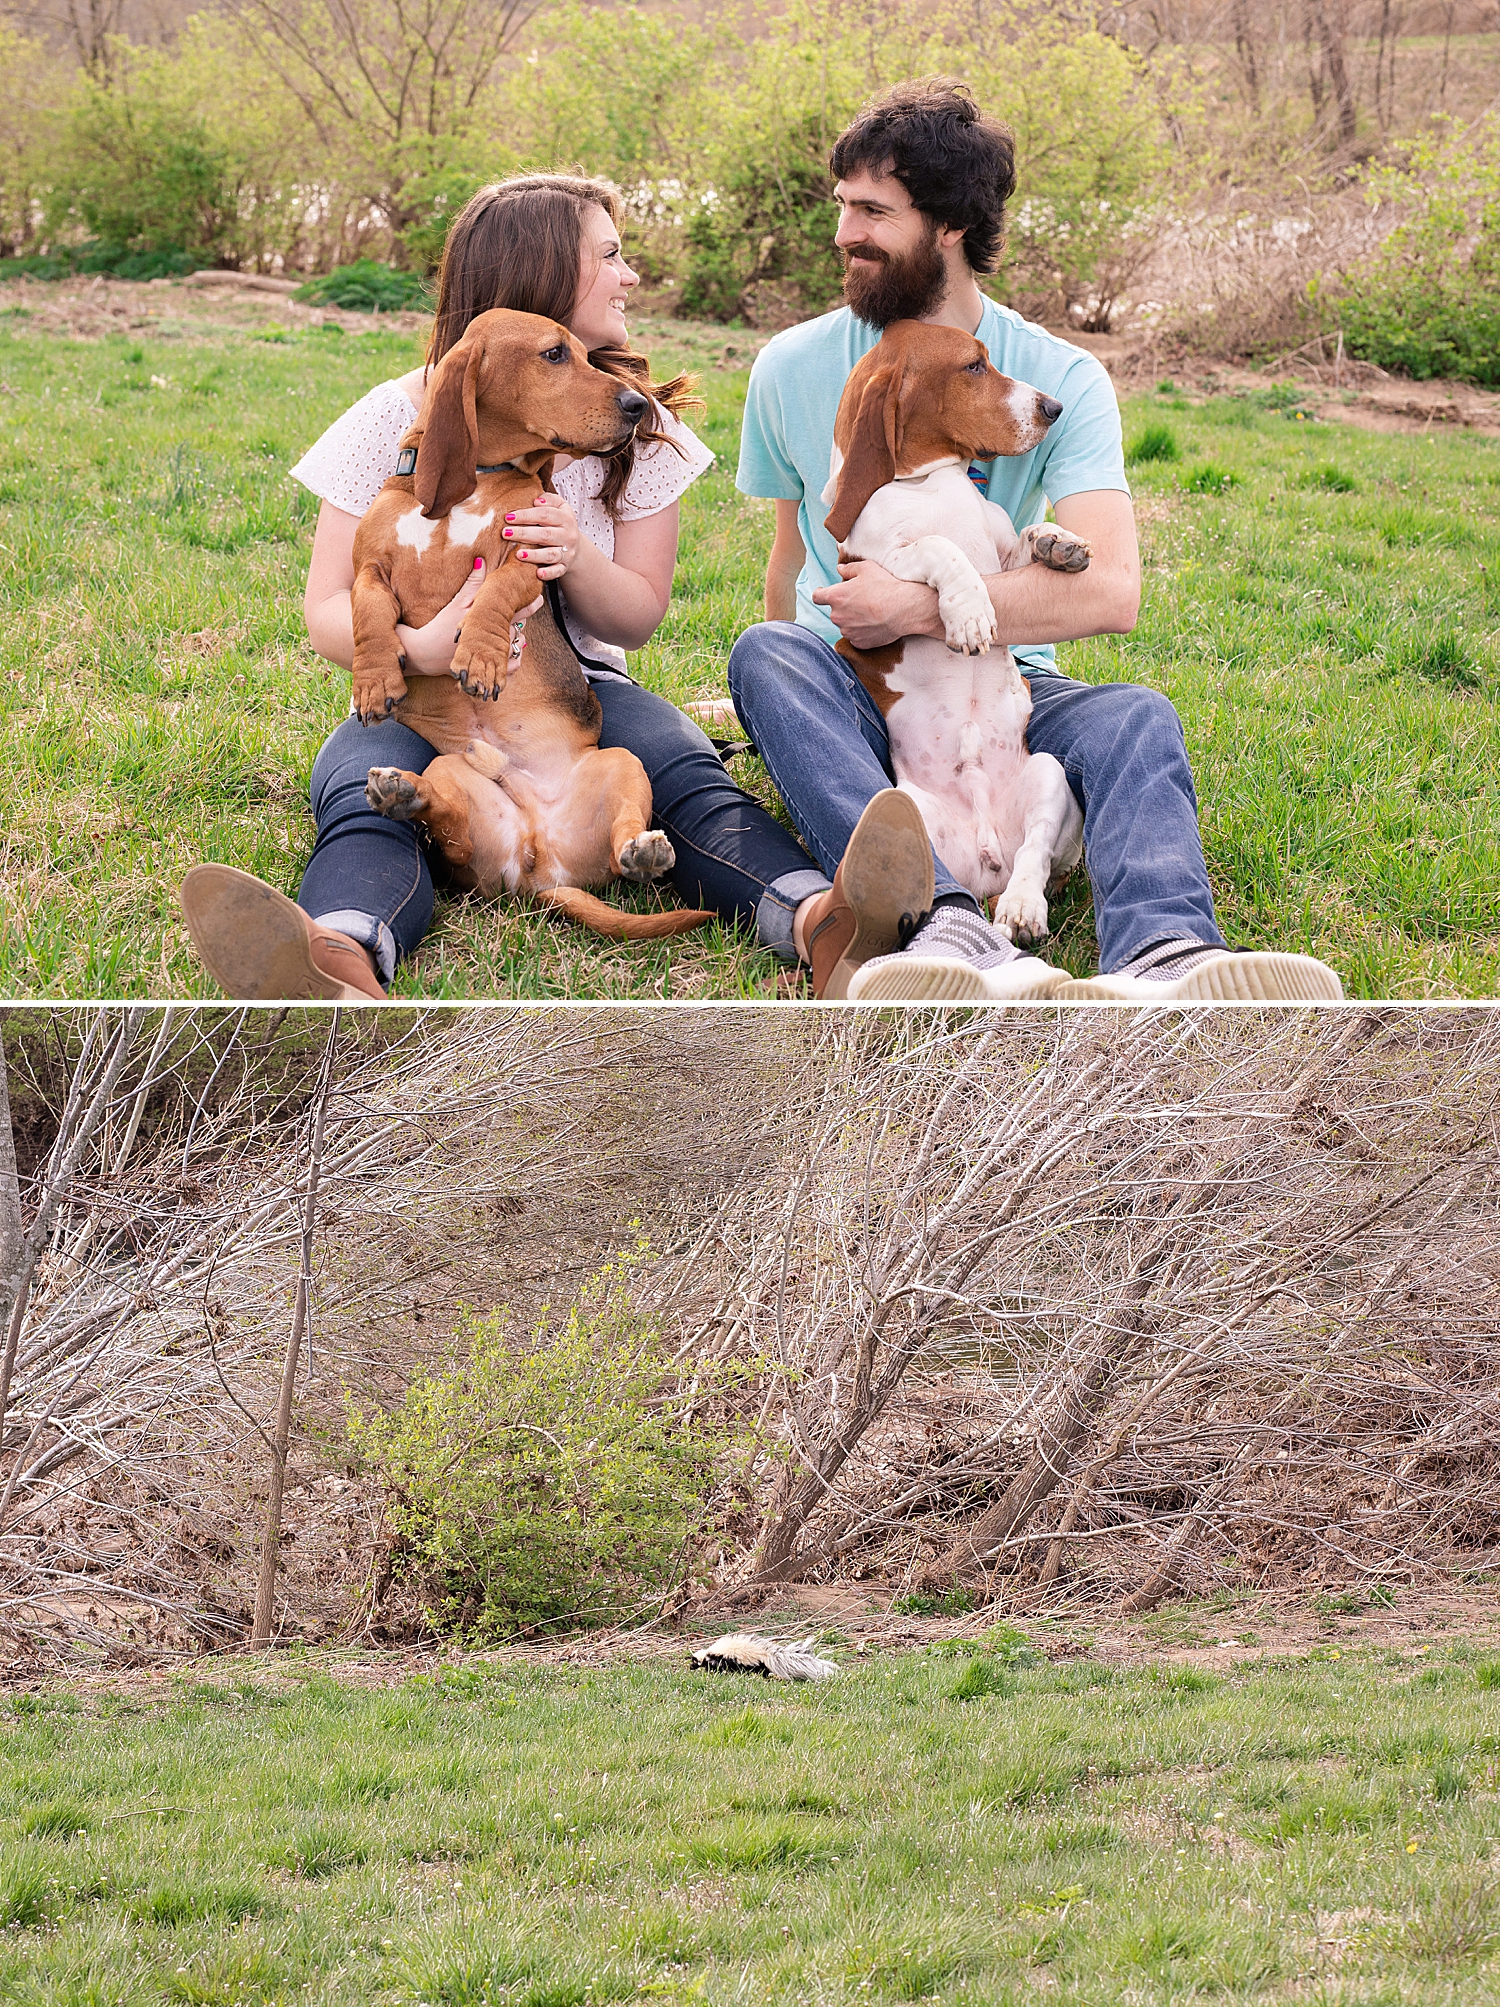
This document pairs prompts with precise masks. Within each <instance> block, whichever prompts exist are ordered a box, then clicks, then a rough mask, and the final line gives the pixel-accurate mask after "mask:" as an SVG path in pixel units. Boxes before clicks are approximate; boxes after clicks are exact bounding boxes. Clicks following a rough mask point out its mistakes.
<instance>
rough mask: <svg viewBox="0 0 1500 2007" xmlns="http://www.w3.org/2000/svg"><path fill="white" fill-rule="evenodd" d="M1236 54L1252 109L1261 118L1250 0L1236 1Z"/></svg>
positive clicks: (1258, 70) (1258, 74)
mask: <svg viewBox="0 0 1500 2007" xmlns="http://www.w3.org/2000/svg"><path fill="white" fill-rule="evenodd" d="M1234 52H1235V54H1236V55H1237V56H1238V57H1239V59H1240V68H1241V69H1242V70H1243V71H1244V73H1245V88H1246V90H1247V91H1248V92H1249V93H1250V109H1251V111H1252V112H1253V113H1254V115H1255V116H1256V118H1259V117H1260V69H1259V66H1258V64H1257V63H1256V60H1255V38H1254V35H1253V34H1252V32H1251V28H1250V6H1249V0H1234Z"/></svg>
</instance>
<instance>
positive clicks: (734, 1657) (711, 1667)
mask: <svg viewBox="0 0 1500 2007" xmlns="http://www.w3.org/2000/svg"><path fill="white" fill-rule="evenodd" d="M693 1664H694V1666H695V1667H696V1668H697V1670H698V1671H699V1672H749V1673H759V1674H760V1676H761V1678H762V1679H833V1678H835V1677H836V1676H837V1673H838V1667H837V1666H836V1665H835V1664H834V1663H833V1661H832V1659H820V1658H817V1657H816V1656H815V1655H814V1653H813V1649H812V1639H811V1638H804V1639H803V1641H802V1643H801V1644H800V1645H779V1644H777V1643H776V1641H775V1639H774V1638H752V1637H750V1636H749V1635H748V1634H747V1633H745V1632H743V1631H731V1632H730V1633H729V1635H728V1636H727V1637H723V1638H715V1639H714V1641H713V1643H712V1644H711V1645H704V1646H703V1648H702V1650H701V1651H696V1652H694V1653H693Z"/></svg>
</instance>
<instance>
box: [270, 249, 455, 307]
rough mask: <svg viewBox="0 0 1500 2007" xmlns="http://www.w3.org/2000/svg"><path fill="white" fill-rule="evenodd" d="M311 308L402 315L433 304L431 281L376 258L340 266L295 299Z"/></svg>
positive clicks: (313, 283) (305, 289) (309, 286)
mask: <svg viewBox="0 0 1500 2007" xmlns="http://www.w3.org/2000/svg"><path fill="white" fill-rule="evenodd" d="M292 297H293V298H294V299H298V300H303V301H306V302H307V304H308V305H310V306H319V307H343V308H344V309H345V311H346V312H348V313H361V314H399V313H402V312H404V311H405V310H406V309H407V308H408V307H411V308H415V309H421V308H422V307H425V306H428V305H430V304H431V296H430V294H429V292H428V289H427V281H426V280H425V279H424V278H423V277H422V276H421V274H420V273H418V272H398V271H397V270H396V267H395V266H394V265H382V264H380V263H379V262H378V261H377V260H376V259H374V258H360V259H357V260H356V261H355V263H354V264H352V265H338V266H336V267H335V268H334V270H333V271H331V272H325V273H324V274H323V276H322V277H321V278H320V279H310V280H309V281H308V283H307V284H306V285H305V286H301V287H299V288H298V290H297V291H296V293H294V294H293V296H292Z"/></svg>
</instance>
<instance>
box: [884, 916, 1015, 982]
mask: <svg viewBox="0 0 1500 2007" xmlns="http://www.w3.org/2000/svg"><path fill="white" fill-rule="evenodd" d="M904 952H905V953H906V954H908V955H952V956H954V957H956V959H957V960H959V961H962V962H972V963H973V965H974V967H975V968H976V969H997V968H999V967H1000V965H1001V963H1002V962H1013V961H1014V960H1015V959H1016V957H1017V956H1018V955H1019V954H1020V952H1021V950H1020V949H1019V948H1017V947H1015V946H1014V945H1013V944H1012V943H1011V942H1009V941H1007V940H1006V938H1005V936H1004V935H1003V934H1002V933H1001V932H1000V930H999V928H998V927H992V926H991V925H990V923H989V921H988V920H986V919H985V918H984V917H983V915H982V914H979V913H976V912H975V911H974V909H973V907H972V906H939V907H938V908H937V909H936V911H935V912H934V913H933V914H932V916H931V918H930V919H928V920H925V921H924V922H923V924H922V925H921V926H920V927H918V929H917V931H916V933H914V934H913V935H912V937H911V939H910V940H909V941H908V942H907V944H906V948H905V950H904Z"/></svg>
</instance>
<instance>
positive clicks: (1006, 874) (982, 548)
mask: <svg viewBox="0 0 1500 2007" xmlns="http://www.w3.org/2000/svg"><path fill="white" fill-rule="evenodd" d="M1061 411H1062V406H1061V405H1060V404H1059V403H1058V402H1057V401H1056V399H1055V398H1051V397H1046V396H1044V395H1043V394H1042V392H1041V391H1039V390H1033V389H1032V388H1031V386H1030V385H1029V384H1024V383H1016V382H1013V381H1012V380H1011V379H1010V378H1009V377H1005V376H1002V375H1001V374H1000V372H999V371H998V370H997V369H996V368H994V366H993V365H992V364H991V362H990V360H989V357H988V355H987V353H986V351H985V348H984V346H983V344H982V343H981V342H980V341H978V340H977V339H976V338H975V337H974V336H973V335H966V334H964V333H963V331H962V330H961V329H959V328H948V327H934V326H932V325H930V324H928V323H926V322H921V321H896V322H894V323H893V324H892V325H891V326H890V327H889V328H887V329H886V331H885V333H884V335H883V336H882V337H881V339H880V341H879V343H878V344H877V345H876V346H875V347H874V348H873V349H871V350H870V352H869V354H868V355H866V356H864V357H862V358H861V360H860V361H859V362H858V363H857V364H856V365H855V367H854V369H853V371H852V372H851V374H850V377H849V380H848V382H847V383H846V384H845V386H844V394H843V397H842V399H841V400H840V402H839V409H838V416H837V418H836V419H835V421H834V432H833V437H834V447H833V459H832V467H831V471H830V474H829V480H828V486H827V488H826V489H825V490H824V492H823V500H824V501H825V502H827V503H831V504H832V507H831V510H830V513H829V515H828V518H827V528H828V530H829V532H830V534H831V535H833V536H834V537H835V538H836V539H837V540H838V544H839V556H840V558H841V559H842V560H844V561H846V562H848V561H852V560H855V559H865V560H868V561H870V562H872V563H875V564H878V565H881V566H883V567H884V569H885V570H886V571H888V572H890V573H892V574H893V575H894V576H895V577H896V578H902V579H908V580H911V581H914V582H920V583H922V584H924V585H930V586H932V587H933V588H934V589H935V591H936V592H937V595H938V612H939V615H940V617H941V619H942V622H943V630H944V636H945V638H944V640H942V641H939V640H936V639H934V638H929V637H927V636H920V635H918V636H908V637H907V638H906V639H905V640H902V641H896V642H893V643H891V644H890V645H889V646H887V647H884V648H874V649H858V648H855V647H853V646H851V645H850V643H848V642H847V641H840V642H839V644H838V647H839V653H840V654H841V655H843V656H844V657H845V658H846V659H847V660H848V661H849V662H850V663H852V664H853V667H854V669H855V672H856V674H857V675H858V677H859V679H860V681H861V683H862V684H863V685H864V687H865V688H866V689H867V690H868V691H869V693H870V695H871V696H872V697H873V698H874V700H875V702H876V704H877V705H878V706H879V707H880V710H881V712H882V714H883V716H884V718H885V723H886V729H887V731H888V732H889V733H890V742H891V761H892V765H893V767H894V769H895V774H896V781H897V785H898V786H899V787H900V788H901V789H902V790H903V791H904V792H905V793H907V794H909V795H911V797H912V798H913V799H914V800H915V802H916V803H917V806H918V807H919V808H920V809H921V811H922V820H923V822H924V823H925V824H926V826H927V834H928V835H929V836H930V837H931V839H932V844H933V848H934V849H935V850H936V851H937V854H938V855H939V857H941V858H942V860H943V862H944V863H945V864H946V865H947V867H948V869H949V870H950V871H951V872H952V873H953V875H954V877H955V878H957V879H958V880H959V882H960V884H963V885H966V886H967V887H968V888H969V890H970V891H971V892H973V893H974V894H975V896H976V897H977V898H980V899H988V898H992V897H993V898H994V899H995V901H996V904H995V924H996V926H997V927H999V928H1001V929H1002V930H1003V931H1004V932H1005V933H1006V934H1008V935H1009V936H1010V938H1011V939H1012V940H1021V941H1039V940H1040V939H1042V937H1043V936H1044V935H1045V934H1046V932H1047V888H1048V885H1049V883H1050V882H1052V881H1053V880H1055V879H1061V878H1064V877H1066V876H1067V874H1068V872H1070V871H1071V870H1072V869H1073V866H1074V865H1075V864H1076V863H1077V862H1078V859H1079V857H1080V855H1081V854H1082V850H1083V816H1082V814H1081V812H1080V810H1079V807H1078V803H1077V801H1076V800H1075V799H1074V797H1073V791H1072V789H1071V788H1070V787H1069V786H1068V781H1067V776H1066V775H1065V774H1064V772H1063V770H1062V767H1061V766H1060V765H1059V763H1058V762H1057V761H1056V760H1055V759H1053V757H1052V756H1051V754H1050V753H1031V752H1028V750H1027V746H1026V725H1027V721H1028V719H1029V718H1030V716H1031V691H1030V688H1029V686H1028V684H1027V682H1026V679H1025V678H1024V677H1023V676H1022V675H1021V673H1020V672H1019V670H1018V669H1017V668H1016V665H1015V662H1014V660H1013V658H1012V656H1011V653H1010V650H1009V649H1008V648H1006V647H1005V646H1003V645H1001V646H999V647H995V645H994V644H995V613H994V608H993V606H992V604H991V602H990V596H989V593H988V592H987V591H986V590H985V585H984V574H986V573H990V572H995V571H1016V570H1018V569H1019V568H1020V567H1021V566H1022V565H1027V564H1033V563H1035V564H1043V565H1046V566H1048V567H1049V568H1050V569H1051V570H1053V571H1064V572H1077V571H1082V570H1084V568H1085V567H1086V566H1087V564H1088V561H1089V547H1088V545H1087V544H1085V543H1083V542H1081V541H1080V540H1079V539H1078V538H1077V537H1075V536H1073V535H1071V534H1070V533H1069V532H1068V531H1067V530H1063V529H1059V528H1058V527H1057V525H1056V524H1054V523H1039V524H1034V525H1033V526H1032V527H1031V528H1030V529H1027V530H1023V531H1022V533H1021V534H1020V536H1017V535H1016V531H1015V527H1014V525H1013V524H1012V523H1011V520H1010V518H1009V516H1007V515H1006V514H1005V511H1004V510H1003V509H1000V508H997V507H996V505H995V504H994V503H993V502H991V501H988V500H987V499H986V498H985V497H984V496H983V495H981V494H980V493H979V491H978V489H977V488H976V487H975V486H974V484H973V482H972V481H971V480H970V479H969V474H968V468H969V463H970V461H971V460H990V459H994V458H995V457H996V456H998V455H1010V454H1016V453H1027V452H1029V451H1030V450H1031V448H1032V447H1033V446H1035V445H1036V444H1037V443H1038V442H1039V441H1040V440H1041V439H1042V438H1043V437H1045V435H1046V432H1047V428H1048V427H1049V426H1050V425H1051V424H1052V423H1053V422H1054V420H1055V419H1056V418H1057V417H1058V416H1059V414H1060V413H1061Z"/></svg>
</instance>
